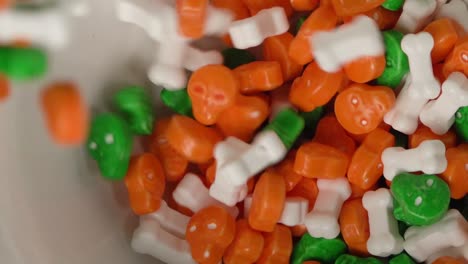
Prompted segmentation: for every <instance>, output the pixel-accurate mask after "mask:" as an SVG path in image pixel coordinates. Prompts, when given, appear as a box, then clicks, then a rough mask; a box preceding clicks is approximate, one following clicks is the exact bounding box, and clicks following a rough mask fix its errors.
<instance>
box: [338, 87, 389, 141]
mask: <svg viewBox="0 0 468 264" xmlns="http://www.w3.org/2000/svg"><path fill="white" fill-rule="evenodd" d="M394 104H395V93H394V92H393V90H392V89H391V88H388V87H386V86H370V85H367V84H352V85H351V86H350V87H349V88H347V89H345V90H344V91H342V92H341V93H340V94H338V96H337V98H336V101H335V114H336V118H337V119H338V121H339V122H340V124H341V125H342V126H343V128H344V129H346V130H347V131H348V132H350V133H353V134H366V133H369V132H371V131H372V130H374V129H376V128H377V127H378V126H379V124H380V123H382V121H383V117H384V115H385V114H386V113H387V112H388V111H389V110H390V109H391V108H392V106H393V105H394Z"/></svg>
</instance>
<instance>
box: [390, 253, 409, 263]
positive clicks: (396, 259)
mask: <svg viewBox="0 0 468 264" xmlns="http://www.w3.org/2000/svg"><path fill="white" fill-rule="evenodd" d="M388 263H389V264H416V262H414V261H413V259H411V258H410V257H409V256H408V255H407V254H405V253H401V254H400V255H398V256H396V257H394V258H392V259H391V260H390V261H389V262H388Z"/></svg>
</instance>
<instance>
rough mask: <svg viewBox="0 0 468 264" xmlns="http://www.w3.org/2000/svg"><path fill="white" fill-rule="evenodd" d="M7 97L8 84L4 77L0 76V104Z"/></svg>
mask: <svg viewBox="0 0 468 264" xmlns="http://www.w3.org/2000/svg"><path fill="white" fill-rule="evenodd" d="M8 96H10V82H9V81H8V78H7V77H6V76H5V75H3V74H0V102H1V101H4V100H5V99H6V98H8Z"/></svg>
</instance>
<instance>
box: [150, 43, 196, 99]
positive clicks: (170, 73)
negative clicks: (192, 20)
mask: <svg viewBox="0 0 468 264" xmlns="http://www.w3.org/2000/svg"><path fill="white" fill-rule="evenodd" d="M187 47H188V46H187V44H186V43H185V42H183V41H172V42H169V41H167V42H162V43H160V46H159V50H158V56H157V57H156V60H155V62H154V63H153V65H152V66H151V67H150V69H149V70H148V78H149V79H150V80H151V82H153V83H154V84H156V85H160V86H163V87H164V88H166V89H168V90H170V91H174V90H180V89H183V88H184V87H185V86H186V84H187V73H186V72H185V69H184V62H185V56H186V51H187Z"/></svg>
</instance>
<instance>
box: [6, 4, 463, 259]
mask: <svg viewBox="0 0 468 264" xmlns="http://www.w3.org/2000/svg"><path fill="white" fill-rule="evenodd" d="M0 3H1V2H0ZM0 6H1V4H0ZM12 12H13V11H12ZM116 15H117V17H118V18H119V19H120V20H122V21H124V22H127V23H131V24H134V25H136V26H138V27H140V28H142V29H144V30H145V32H146V33H147V34H148V36H149V37H150V38H151V39H152V40H153V41H154V42H156V43H158V44H159V49H158V51H157V54H156V55H157V56H156V57H155V59H154V62H153V64H152V65H151V67H150V68H149V70H148V72H147V74H148V78H149V79H150V80H151V81H152V82H153V83H154V84H155V85H158V86H162V87H164V89H162V91H161V93H160V98H161V100H162V102H163V103H164V105H166V106H167V107H168V108H170V109H172V110H173V112H174V114H173V115H172V116H169V117H159V116H157V115H156V114H155V113H154V112H153V107H154V102H153V101H152V99H151V97H150V94H149V93H148V92H147V91H146V90H145V89H144V88H143V87H137V86H129V87H125V88H123V89H121V90H120V91H118V92H117V93H116V94H114V96H113V97H112V106H113V107H112V109H113V111H112V112H106V113H100V114H97V115H95V116H94V117H93V119H92V121H91V123H90V125H89V132H88V123H87V120H88V119H87V116H88V114H87V109H86V107H85V106H83V105H84V104H83V102H82V101H81V99H80V96H79V93H78V92H77V89H76V88H75V87H73V85H72V84H70V83H58V84H55V85H52V87H50V88H49V89H47V90H46V91H45V92H44V93H43V104H44V110H45V113H46V116H47V117H48V118H46V120H47V121H48V123H47V124H48V127H49V129H50V131H51V133H52V135H53V137H54V138H55V139H56V141H58V142H60V143H63V144H79V143H81V142H83V140H84V139H85V137H86V135H87V136H88V139H87V141H86V147H87V149H88V150H89V153H90V155H91V157H92V158H93V159H95V160H96V162H97V164H98V166H99V169H100V171H101V174H102V176H103V177H105V178H106V179H109V180H117V181H118V180H121V181H123V182H124V183H125V185H126V187H127V189H128V194H129V201H130V205H131V208H132V210H133V212H134V213H135V214H136V215H138V216H140V225H139V227H138V228H137V229H136V230H135V232H134V234H133V238H132V242H131V245H132V248H133V249H134V250H135V251H136V252H138V253H142V254H149V255H152V256H154V257H155V258H158V259H160V260H162V261H164V262H167V263H176V264H182V263H213V264H215V263H221V262H223V263H226V264H230V263H233V264H234V263H236V264H237V263H293V264H305V263H307V264H313V263H315V264H317V263H322V264H326V263H338V264H354V263H356V264H358V263H359V264H364V263H387V262H388V263H392V264H400V263H401V264H407V263H420V262H426V263H436V264H449V263H450V264H451V263H453V264H455V263H457V264H458V263H459V264H463V263H468V222H467V220H466V218H467V217H468V214H467V213H468V198H467V196H466V194H467V192H468V144H467V140H468V79H467V75H468V35H467V33H468V2H464V1H463V0H451V1H450V2H448V3H447V1H444V0H406V1H404V0H322V1H318V0H268V1H267V0H211V1H208V0H177V1H171V0H165V1H164V0H153V1H130V0H118V1H117V6H116ZM1 19H2V13H0V24H1V21H2V20H1ZM291 25H296V26H291ZM205 36H210V37H215V38H216V37H217V38H218V39H222V40H223V41H224V44H225V45H226V46H227V47H228V48H226V49H225V50H223V51H218V50H202V49H199V48H198V46H197V45H196V44H197V43H196V41H197V40H199V39H201V38H202V37H205ZM1 40H2V32H0V41H1ZM26 52H29V53H31V54H29V55H24V54H26ZM21 56H27V57H35V58H36V59H35V60H26V61H25V60H22V59H21ZM3 58H6V61H7V62H6V63H3V61H2V60H3ZM9 60H11V62H9ZM38 61H41V63H39V62H38ZM42 61H44V59H43V58H42V56H41V55H40V52H37V51H35V50H33V49H24V48H22V49H20V50H18V49H17V48H15V47H3V48H1V49H0V73H3V74H5V75H6V76H7V77H8V78H22V77H24V76H30V75H31V71H33V72H41V71H42V70H43V67H42V66H41V65H43V63H42ZM16 63H18V65H22V66H18V67H16V66H15V65H16ZM28 63H29V64H31V65H29V67H26V68H27V69H28V71H27V72H24V69H25V68H24V65H25V64H26V65H28ZM32 65H34V66H32ZM188 71H190V72H191V73H190V74H189V73H188ZM156 116H157V118H156ZM156 119H157V120H156ZM135 138H137V139H142V141H143V150H135V149H136V148H135V147H134V142H135Z"/></svg>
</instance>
